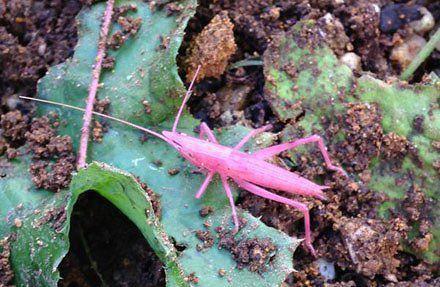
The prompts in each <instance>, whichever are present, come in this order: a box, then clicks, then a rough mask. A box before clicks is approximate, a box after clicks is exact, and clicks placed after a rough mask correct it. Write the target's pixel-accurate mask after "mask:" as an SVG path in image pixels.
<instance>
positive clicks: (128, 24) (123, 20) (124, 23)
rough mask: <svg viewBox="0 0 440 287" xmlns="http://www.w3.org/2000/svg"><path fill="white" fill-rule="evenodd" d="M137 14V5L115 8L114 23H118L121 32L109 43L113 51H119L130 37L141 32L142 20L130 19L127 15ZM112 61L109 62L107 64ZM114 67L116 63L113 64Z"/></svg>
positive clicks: (111, 38)
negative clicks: (129, 13) (130, 13)
mask: <svg viewBox="0 0 440 287" xmlns="http://www.w3.org/2000/svg"><path fill="white" fill-rule="evenodd" d="M130 11H131V12H136V11H137V7H136V6H135V5H123V6H120V7H117V8H115V11H114V14H113V17H112V18H113V21H114V22H116V23H117V24H118V25H119V27H120V28H121V30H119V31H116V32H115V33H114V34H113V35H112V36H111V37H110V39H109V40H108V41H107V47H108V48H110V49H112V50H118V49H119V48H121V46H122V45H123V44H124V43H125V42H126V41H127V40H128V39H130V37H133V36H135V35H136V34H137V32H138V31H139V29H140V27H141V25H142V18H140V17H139V18H133V17H129V16H127V15H126V14H127V13H128V12H130ZM109 61H110V62H111V60H107V62H109ZM112 65H114V61H113V63H112Z"/></svg>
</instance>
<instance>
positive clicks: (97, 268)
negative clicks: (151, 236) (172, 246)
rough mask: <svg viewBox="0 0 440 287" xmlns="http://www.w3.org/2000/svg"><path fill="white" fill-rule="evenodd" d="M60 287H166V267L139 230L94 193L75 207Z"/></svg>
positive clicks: (82, 196) (86, 194)
mask: <svg viewBox="0 0 440 287" xmlns="http://www.w3.org/2000/svg"><path fill="white" fill-rule="evenodd" d="M69 240H70V250H69V253H68V254H67V256H66V257H65V258H64V259H63V261H62V262H61V264H60V267H59V269H60V272H61V277H62V278H63V279H62V280H60V282H59V284H58V286H63V287H74V286H75V287H76V286H78V287H80V286H147V287H153V286H165V272H164V270H163V267H162V266H163V264H162V262H160V260H159V258H157V256H156V254H155V253H154V252H153V250H152V249H151V247H150V246H149V245H148V243H147V241H146V240H145V238H144V237H143V236H142V234H141V232H140V231H139V230H138V229H137V227H136V226H135V225H134V224H133V223H132V222H131V221H130V220H129V219H128V218H127V217H126V216H125V215H124V214H122V213H121V212H120V211H119V210H118V209H117V208H116V207H114V206H113V205H112V204H111V203H110V202H109V201H107V200H106V199H105V198H103V197H101V196H100V195H98V194H97V193H95V192H87V193H85V194H83V195H81V196H80V197H79V199H78V201H77V203H76V204H75V208H74V210H73V214H72V218H71V228H70V234H69Z"/></svg>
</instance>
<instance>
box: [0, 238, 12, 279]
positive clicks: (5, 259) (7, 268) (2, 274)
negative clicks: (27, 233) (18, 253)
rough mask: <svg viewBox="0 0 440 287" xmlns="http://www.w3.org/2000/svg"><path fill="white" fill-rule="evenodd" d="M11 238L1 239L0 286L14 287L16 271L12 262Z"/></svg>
mask: <svg viewBox="0 0 440 287" xmlns="http://www.w3.org/2000/svg"><path fill="white" fill-rule="evenodd" d="M9 239H10V238H9V237H6V238H3V239H0V286H2V287H3V286H4V287H14V284H13V281H14V271H13V270H12V266H11V262H10V261H9V259H10V256H11V243H10V241H9Z"/></svg>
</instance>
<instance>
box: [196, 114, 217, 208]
mask: <svg viewBox="0 0 440 287" xmlns="http://www.w3.org/2000/svg"><path fill="white" fill-rule="evenodd" d="M205 135H206V136H207V137H208V140H209V141H210V142H213V143H217V139H216V138H215V135H214V133H213V132H212V131H211V129H210V128H209V127H208V125H207V124H206V123H204V122H202V123H201V124H200V133H199V137H200V138H201V139H203V138H204V136H205ZM214 174H215V172H212V171H210V172H208V174H207V175H206V178H205V180H204V181H203V183H202V186H200V188H199V191H197V193H196V196H195V197H196V198H197V199H199V198H200V197H202V195H203V194H204V193H205V191H206V188H208V185H209V183H210V182H211V181H212V178H213V177H214Z"/></svg>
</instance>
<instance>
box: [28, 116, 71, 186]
mask: <svg viewBox="0 0 440 287" xmlns="http://www.w3.org/2000/svg"><path fill="white" fill-rule="evenodd" d="M25 136H26V139H27V142H28V144H29V148H30V150H31V151H32V157H33V160H32V163H31V165H30V173H31V175H32V181H33V183H34V184H35V185H36V186H37V187H38V188H44V189H48V190H51V191H54V192H57V191H59V190H60V189H62V188H65V187H67V186H69V184H70V180H71V178H72V173H73V172H74V171H75V156H74V155H73V146H72V140H71V138H70V137H69V136H57V135H56V132H55V129H54V128H53V127H52V124H51V122H50V120H49V118H48V117H41V118H34V119H33V121H32V123H31V127H30V129H29V131H28V132H27V133H26V134H25Z"/></svg>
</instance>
